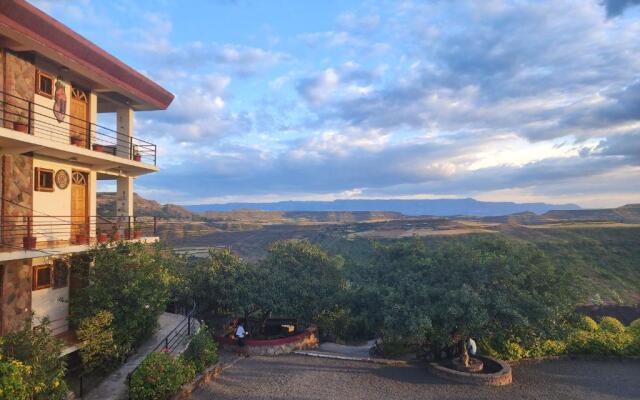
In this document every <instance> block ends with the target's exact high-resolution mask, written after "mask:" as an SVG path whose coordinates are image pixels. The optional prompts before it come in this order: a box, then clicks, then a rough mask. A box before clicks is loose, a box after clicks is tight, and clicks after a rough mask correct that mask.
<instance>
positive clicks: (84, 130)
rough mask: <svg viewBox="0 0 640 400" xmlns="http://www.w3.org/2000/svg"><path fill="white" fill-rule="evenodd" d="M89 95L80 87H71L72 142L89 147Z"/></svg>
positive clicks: (70, 123) (70, 120)
mask: <svg viewBox="0 0 640 400" xmlns="http://www.w3.org/2000/svg"><path fill="white" fill-rule="evenodd" d="M88 111H89V96H88V95H87V92H85V91H83V90H80V89H78V88H75V87H74V88H71V107H70V108H69V116H70V118H69V130H70V132H69V134H70V138H71V144H74V145H76V146H80V147H89V136H88V131H89V123H88V122H87V120H88V118H87V115H88Z"/></svg>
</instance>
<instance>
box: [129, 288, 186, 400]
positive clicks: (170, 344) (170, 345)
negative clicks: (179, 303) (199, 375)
mask: <svg viewBox="0 0 640 400" xmlns="http://www.w3.org/2000/svg"><path fill="white" fill-rule="evenodd" d="M195 313H196V302H195V300H194V301H193V307H192V308H191V311H189V312H188V313H187V315H185V317H184V319H183V320H182V321H180V323H179V324H178V325H176V327H175V328H173V329H172V330H171V331H170V332H169V333H168V334H167V335H166V336H165V337H164V338H163V339H162V340H161V341H160V342H159V343H158V344H157V345H156V346H155V347H154V348H153V349H152V350H151V351H150V352H149V353H148V354H147V356H148V355H149V354H153V353H156V352H158V351H167V352H169V353H171V352H172V351H173V350H175V348H176V347H177V346H178V345H179V344H180V343H181V342H182V340H183V339H184V338H185V337H188V336H191V334H192V329H191V321H192V320H195ZM185 328H186V330H187V334H186V335H185V334H184V330H185ZM145 357H146V356H145ZM138 368H140V364H138V365H137V366H136V367H135V368H134V369H133V370H132V371H131V372H130V373H129V375H128V376H127V382H128V383H129V384H128V385H127V386H131V385H130V383H131V377H132V376H133V374H134V373H135V372H136V371H137V370H138ZM129 398H131V396H129Z"/></svg>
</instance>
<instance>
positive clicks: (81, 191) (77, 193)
mask: <svg viewBox="0 0 640 400" xmlns="http://www.w3.org/2000/svg"><path fill="white" fill-rule="evenodd" d="M87 181H88V179H87V175H86V174H84V173H82V172H78V171H73V173H72V174H71V241H72V242H74V243H87V240H88V238H89V223H88V216H87V193H88V185H87Z"/></svg>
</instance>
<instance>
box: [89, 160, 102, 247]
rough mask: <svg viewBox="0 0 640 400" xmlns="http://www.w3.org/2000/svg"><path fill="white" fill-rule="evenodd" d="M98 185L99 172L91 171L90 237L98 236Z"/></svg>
mask: <svg viewBox="0 0 640 400" xmlns="http://www.w3.org/2000/svg"><path fill="white" fill-rule="evenodd" d="M97 187H98V174H97V173H96V171H91V172H89V237H92V238H93V237H95V236H96V227H97V223H98V222H100V221H98V218H97V215H98V202H97V199H96V197H97V196H96V192H97Z"/></svg>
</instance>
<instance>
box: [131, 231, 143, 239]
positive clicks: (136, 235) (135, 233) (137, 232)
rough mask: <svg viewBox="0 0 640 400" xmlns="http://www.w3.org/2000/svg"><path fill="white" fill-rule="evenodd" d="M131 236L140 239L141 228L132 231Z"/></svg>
mask: <svg viewBox="0 0 640 400" xmlns="http://www.w3.org/2000/svg"><path fill="white" fill-rule="evenodd" d="M133 237H134V238H135V239H140V238H141V237H142V230H141V229H136V230H134V231H133Z"/></svg>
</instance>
